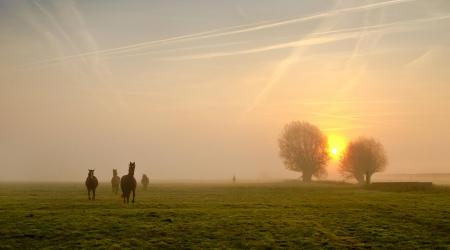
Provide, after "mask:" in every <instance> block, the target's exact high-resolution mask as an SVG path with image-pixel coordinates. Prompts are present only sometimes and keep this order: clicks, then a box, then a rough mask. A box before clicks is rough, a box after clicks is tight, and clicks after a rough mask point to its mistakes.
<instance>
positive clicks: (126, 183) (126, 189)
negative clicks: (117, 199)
mask: <svg viewBox="0 0 450 250" xmlns="http://www.w3.org/2000/svg"><path fill="white" fill-rule="evenodd" d="M135 168H136V163H134V162H131V161H130V165H129V167H128V174H127V175H124V176H122V179H120V188H121V189H122V197H123V203H127V204H128V203H130V194H131V192H133V200H132V201H131V202H133V203H134V197H135V196H136V179H134V169H135Z"/></svg>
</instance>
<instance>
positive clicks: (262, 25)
mask: <svg viewBox="0 0 450 250" xmlns="http://www.w3.org/2000/svg"><path fill="white" fill-rule="evenodd" d="M413 1H417V0H391V1H385V2H381V3H374V4H367V5H362V6H357V7H350V8H345V9H339V10H332V11H327V12H323V13H319V14H314V15H311V16H306V17H300V18H294V19H289V20H284V21H278V22H272V23H267V21H266V22H258V23H256V24H246V25H237V26H231V27H226V28H219V29H213V30H209V31H204V32H199V33H194V34H188V35H181V36H175V37H171V38H166V39H159V40H154V41H148V42H141V43H136V44H131V45H127V46H122V47H117V48H112V49H103V50H96V51H90V52H85V53H80V54H75V55H71V56H66V57H61V58H54V59H47V60H43V61H39V62H35V63H33V64H31V65H36V64H45V63H55V62H60V61H63V60H69V59H75V58H79V57H84V56H90V55H95V54H102V55H105V54H106V55H110V54H121V53H125V52H128V51H130V50H137V49H143V48H147V47H151V46H156V45H161V44H165V43H171V42H181V41H192V40H200V39H207V38H215V37H222V36H229V35H235V34H241V33H246V32H253V31H258V30H264V29H270V28H275V27H279V26H283V25H289V24H294V23H300V22H305V21H310V20H315V19H320V18H325V17H330V16H335V15H340V14H345V13H351V12H357V11H362V10H370V9H376V8H382V7H386V6H391V5H396V4H401V3H407V2H413ZM255 25H256V26H255ZM249 26H250V27H249ZM252 26H253V27H252ZM242 27H249V28H243V29H240V28H242ZM233 29H237V30H233ZM226 30H231V31H226Z"/></svg>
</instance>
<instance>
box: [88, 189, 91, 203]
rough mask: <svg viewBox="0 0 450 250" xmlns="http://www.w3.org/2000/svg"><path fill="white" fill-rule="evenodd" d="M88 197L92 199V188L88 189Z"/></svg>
mask: <svg viewBox="0 0 450 250" xmlns="http://www.w3.org/2000/svg"><path fill="white" fill-rule="evenodd" d="M88 198H89V200H91V190H89V189H88Z"/></svg>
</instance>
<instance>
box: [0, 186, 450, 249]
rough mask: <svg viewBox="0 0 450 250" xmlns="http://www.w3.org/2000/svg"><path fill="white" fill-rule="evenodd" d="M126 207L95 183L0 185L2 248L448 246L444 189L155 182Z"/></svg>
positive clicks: (449, 203) (449, 219) (448, 201)
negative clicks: (90, 191)
mask: <svg viewBox="0 0 450 250" xmlns="http://www.w3.org/2000/svg"><path fill="white" fill-rule="evenodd" d="M136 199H137V202H136V203H135V205H134V206H133V205H131V204H130V205H128V206H127V205H124V204H122V203H121V200H120V198H119V197H118V196H114V195H112V194H111V192H110V185H109V184H107V183H101V184H100V187H99V189H98V194H97V200H96V201H88V200H87V194H86V193H85V188H84V186H83V185H81V184H19V183H4V184H0V243H1V244H0V249H9V248H11V249H27V248H58V249H60V248H67V249H74V248H107V249H124V248H130V249H140V248H164V249H167V248H169V249H180V248H194V249H205V248H235V249H242V248H257V249H260V248H297V249H298V248H305V249H314V248H331V249H335V248H349V247H351V248H368V247H369V248H380V249H393V248H394V249H413V248H414V249H416V248H442V249H448V248H449V247H450V192H449V191H448V190H447V189H439V190H437V191H427V192H381V191H374V190H367V189H363V188H359V187H357V186H353V185H338V184H328V183H326V184H312V185H301V184H298V183H278V184H276V183H275V184H236V185H231V184H230V185H225V184H153V185H150V188H149V190H147V191H142V190H138V192H137V197H136Z"/></svg>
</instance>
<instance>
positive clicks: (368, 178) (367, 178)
mask: <svg viewBox="0 0 450 250" xmlns="http://www.w3.org/2000/svg"><path fill="white" fill-rule="evenodd" d="M370 177H372V175H370V174H366V184H367V185H369V184H370Z"/></svg>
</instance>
